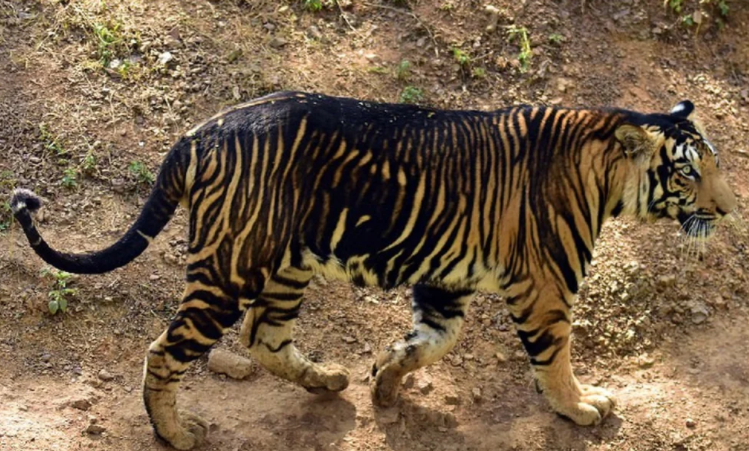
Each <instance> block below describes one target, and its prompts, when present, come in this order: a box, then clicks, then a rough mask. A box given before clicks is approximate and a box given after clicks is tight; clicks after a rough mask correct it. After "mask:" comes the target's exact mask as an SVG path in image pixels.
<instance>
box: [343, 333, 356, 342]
mask: <svg viewBox="0 0 749 451" xmlns="http://www.w3.org/2000/svg"><path fill="white" fill-rule="evenodd" d="M341 338H342V339H343V341H345V342H346V343H348V344H353V343H356V337H352V336H350V335H344V336H343V337H341Z"/></svg>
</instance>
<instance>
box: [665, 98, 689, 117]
mask: <svg viewBox="0 0 749 451" xmlns="http://www.w3.org/2000/svg"><path fill="white" fill-rule="evenodd" d="M669 114H671V115H672V116H676V117H681V118H684V119H691V118H690V116H691V115H693V114H694V104H693V103H692V102H691V101H690V100H682V101H681V102H679V103H677V104H676V105H675V106H674V107H673V108H671V112H670V113H669Z"/></svg>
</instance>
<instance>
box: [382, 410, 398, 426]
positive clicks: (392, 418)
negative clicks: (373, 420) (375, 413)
mask: <svg viewBox="0 0 749 451" xmlns="http://www.w3.org/2000/svg"><path fill="white" fill-rule="evenodd" d="M379 417H380V421H382V423H384V424H393V423H396V422H397V421H398V418H399V417H400V411H399V410H398V408H397V407H390V408H389V409H382V410H380V415H379Z"/></svg>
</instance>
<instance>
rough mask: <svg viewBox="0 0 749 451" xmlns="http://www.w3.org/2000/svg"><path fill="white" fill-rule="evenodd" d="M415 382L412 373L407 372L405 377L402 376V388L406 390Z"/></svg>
mask: <svg viewBox="0 0 749 451" xmlns="http://www.w3.org/2000/svg"><path fill="white" fill-rule="evenodd" d="M415 383H416V377H415V376H414V375H413V373H409V374H407V375H406V377H405V378H403V388H404V389H406V390H408V389H409V388H412V387H413V386H414V384H415Z"/></svg>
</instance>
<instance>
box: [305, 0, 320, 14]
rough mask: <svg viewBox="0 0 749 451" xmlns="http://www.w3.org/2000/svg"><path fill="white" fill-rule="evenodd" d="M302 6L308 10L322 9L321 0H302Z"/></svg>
mask: <svg viewBox="0 0 749 451" xmlns="http://www.w3.org/2000/svg"><path fill="white" fill-rule="evenodd" d="M304 7H305V8H307V9H308V10H310V11H320V10H322V7H323V4H322V0H304Z"/></svg>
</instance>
